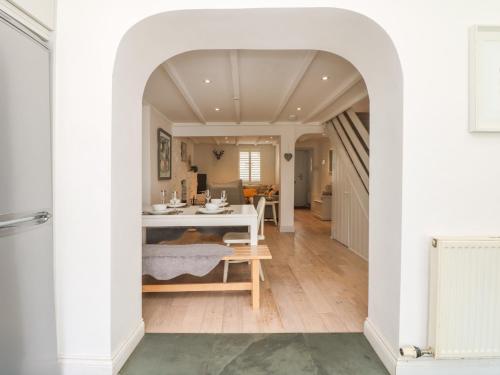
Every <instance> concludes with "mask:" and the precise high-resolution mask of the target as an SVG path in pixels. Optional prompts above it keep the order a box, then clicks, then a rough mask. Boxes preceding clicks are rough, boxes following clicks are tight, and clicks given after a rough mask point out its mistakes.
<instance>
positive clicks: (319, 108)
mask: <svg viewBox="0 0 500 375" xmlns="http://www.w3.org/2000/svg"><path fill="white" fill-rule="evenodd" d="M362 79H363V77H361V75H360V74H359V73H358V72H356V73H354V74H353V75H352V76H350V77H349V78H348V79H347V80H345V81H344V83H343V84H342V85H340V87H339V88H338V89H337V90H335V91H334V92H333V93H332V94H331V95H330V96H328V97H326V98H325V100H323V101H322V102H320V103H319V104H318V105H317V106H316V108H313V110H312V111H311V112H309V114H308V115H307V116H306V117H305V118H304V120H303V121H302V122H303V123H305V122H308V121H309V120H311V119H312V118H314V117H315V116H316V115H317V114H319V113H321V112H323V111H324V110H325V109H327V108H328V107H329V106H331V105H332V104H333V103H335V101H336V100H338V99H339V98H340V97H341V96H342V95H344V94H345V93H346V92H347V91H348V90H349V89H350V88H351V87H353V86H354V85H355V84H356V83H358V82H359V81H361V80H362Z"/></svg>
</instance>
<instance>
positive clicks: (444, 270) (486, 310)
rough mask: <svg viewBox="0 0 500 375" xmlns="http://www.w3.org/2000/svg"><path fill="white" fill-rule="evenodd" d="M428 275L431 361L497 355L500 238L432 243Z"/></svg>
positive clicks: (499, 351)
mask: <svg viewBox="0 0 500 375" xmlns="http://www.w3.org/2000/svg"><path fill="white" fill-rule="evenodd" d="M430 271H431V272H430V274H431V278H430V301H429V344H430V346H431V348H432V349H433V350H434V355H435V358H436V359H451V358H491V357H500V237H481V238H470V237H469V238H449V237H448V238H445V237H443V238H437V239H434V240H433V243H432V248H431V270H430Z"/></svg>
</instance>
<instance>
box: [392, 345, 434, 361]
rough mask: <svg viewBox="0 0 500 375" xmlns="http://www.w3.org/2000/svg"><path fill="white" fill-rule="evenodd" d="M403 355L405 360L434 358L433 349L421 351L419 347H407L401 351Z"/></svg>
mask: <svg viewBox="0 0 500 375" xmlns="http://www.w3.org/2000/svg"><path fill="white" fill-rule="evenodd" d="M399 352H400V353H401V355H402V356H403V357H405V358H420V357H432V355H433V353H432V349H430V348H427V349H420V348H419V347H418V346H413V345H406V346H403V347H401V348H400V349H399Z"/></svg>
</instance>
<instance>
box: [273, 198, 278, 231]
mask: <svg viewBox="0 0 500 375" xmlns="http://www.w3.org/2000/svg"><path fill="white" fill-rule="evenodd" d="M273 221H274V225H276V226H278V219H277V218H276V205H275V204H274V203H273Z"/></svg>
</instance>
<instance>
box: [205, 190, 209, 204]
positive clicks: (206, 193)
mask: <svg viewBox="0 0 500 375" xmlns="http://www.w3.org/2000/svg"><path fill="white" fill-rule="evenodd" d="M205 203H210V190H209V189H207V190H205Z"/></svg>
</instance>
